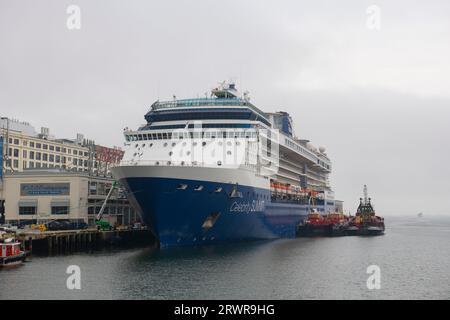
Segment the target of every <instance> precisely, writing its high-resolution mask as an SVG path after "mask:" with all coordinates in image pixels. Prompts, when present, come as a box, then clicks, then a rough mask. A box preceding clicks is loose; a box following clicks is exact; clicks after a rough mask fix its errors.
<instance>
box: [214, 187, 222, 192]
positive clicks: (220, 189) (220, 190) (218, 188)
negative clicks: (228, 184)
mask: <svg viewBox="0 0 450 320" xmlns="http://www.w3.org/2000/svg"><path fill="white" fill-rule="evenodd" d="M214 192H215V193H219V192H222V187H217V188H216V189H215V190H214Z"/></svg>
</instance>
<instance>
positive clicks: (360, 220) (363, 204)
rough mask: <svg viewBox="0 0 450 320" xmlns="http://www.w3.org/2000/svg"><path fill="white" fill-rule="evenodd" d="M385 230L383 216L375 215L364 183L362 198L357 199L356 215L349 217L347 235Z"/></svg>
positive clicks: (374, 233) (381, 232) (379, 232)
mask: <svg viewBox="0 0 450 320" xmlns="http://www.w3.org/2000/svg"><path fill="white" fill-rule="evenodd" d="M384 230H385V226H384V218H382V217H379V216H377V215H376V213H375V210H374V208H373V206H372V203H371V199H370V198H369V197H368V196H367V186H366V185H364V199H363V198H360V199H359V206H358V210H357V211H356V215H355V216H354V217H352V218H351V219H350V222H349V224H348V227H347V230H346V233H347V235H380V234H383V233H384Z"/></svg>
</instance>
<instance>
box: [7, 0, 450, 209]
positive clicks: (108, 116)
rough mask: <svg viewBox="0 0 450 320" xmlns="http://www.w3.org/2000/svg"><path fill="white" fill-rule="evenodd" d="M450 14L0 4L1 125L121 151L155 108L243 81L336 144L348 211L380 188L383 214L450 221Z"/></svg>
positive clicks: (340, 191) (307, 133)
mask: <svg viewBox="0 0 450 320" xmlns="http://www.w3.org/2000/svg"><path fill="white" fill-rule="evenodd" d="M70 4H75V5H78V6H79V7H80V9H81V29H80V30H68V29H67V27H66V20H67V18H68V16H69V15H68V14H67V13H66V9H67V6H68V5H70ZM373 4H375V5H377V6H379V8H380V9H381V24H380V26H381V28H380V30H371V29H369V28H367V26H366V20H367V17H368V15H367V13H366V9H367V7H368V6H369V5H373ZM449 17H450V2H448V1H444V0H443V1H426V2H425V1H395V3H394V1H364V0H363V1H361V0H359V1H358V0H354V1H350V0H345V1H339V2H336V1H298V0H292V1H261V0H253V1H245V0H241V1H230V0H229V1H212V0H191V1H187V0H186V1H162V0H157V1H156V0H154V1H137V0H133V1H118V0H117V1H112V0H102V1H100V0H89V1H87V0H86V1H81V0H72V1H50V0H40V1H31V0H30V1H22V0H18V1H17V0H15V1H12V0H11V1H8V0H0V114H1V115H2V116H9V117H13V118H17V119H20V120H25V121H28V122H30V123H32V124H33V125H35V127H36V129H37V130H39V128H40V127H41V126H46V127H50V131H51V133H53V134H55V135H56V136H58V137H68V138H74V137H75V135H76V133H77V132H80V133H84V134H85V136H86V137H88V138H91V139H94V140H95V141H96V142H97V143H99V144H104V145H110V146H112V145H118V146H121V145H122V144H123V136H122V129H123V128H124V127H126V126H128V127H130V128H137V127H138V126H139V125H140V124H142V123H144V122H145V120H144V118H143V116H144V114H145V113H146V112H147V111H148V109H149V107H150V105H151V104H152V103H153V102H154V101H155V100H157V99H161V100H164V99H167V100H170V99H171V98H172V95H173V94H176V96H177V97H178V98H189V97H202V96H204V94H205V92H208V91H209V90H210V89H211V88H212V87H213V86H216V85H217V83H218V82H219V81H222V80H235V81H236V82H237V85H238V87H239V89H243V90H248V91H249V92H250V96H251V98H252V102H253V103H255V104H256V105H257V106H258V107H260V108H261V109H263V110H265V111H268V112H272V111H280V110H283V111H287V112H289V113H290V114H291V116H292V117H293V119H294V122H295V131H296V133H297V135H298V136H300V137H302V138H306V139H310V140H311V141H312V142H313V143H314V144H315V145H317V146H322V145H323V146H325V147H327V152H328V155H329V157H330V158H331V160H332V162H333V173H332V175H331V183H332V186H333V189H334V191H335V192H336V197H337V198H339V199H342V200H344V201H345V208H346V210H347V211H348V210H351V211H352V212H354V210H355V209H356V206H357V203H358V199H359V197H360V196H361V193H362V186H363V184H367V185H368V187H369V192H370V194H371V196H372V198H373V199H374V203H375V206H376V209H377V211H378V212H379V213H380V214H384V215H390V214H396V213H398V214H412V215H414V214H417V213H418V212H420V211H422V212H424V213H425V214H432V213H438V214H448V215H450V185H449V182H450V169H449V167H448V166H449V164H450V161H449V158H450V148H449V145H450V144H449V142H450V138H449V136H450V126H449V123H450V104H449V101H450V79H449V78H450V76H449V74H450V59H449V57H450V42H449V39H450V19H449Z"/></svg>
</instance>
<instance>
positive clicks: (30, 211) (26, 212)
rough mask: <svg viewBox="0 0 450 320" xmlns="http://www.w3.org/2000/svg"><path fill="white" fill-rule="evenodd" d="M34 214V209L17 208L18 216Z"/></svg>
mask: <svg viewBox="0 0 450 320" xmlns="http://www.w3.org/2000/svg"><path fill="white" fill-rule="evenodd" d="M36 212H37V210H36V207H19V215H34V214H36Z"/></svg>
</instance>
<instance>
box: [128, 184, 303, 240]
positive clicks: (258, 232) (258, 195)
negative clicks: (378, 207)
mask: <svg viewBox="0 0 450 320" xmlns="http://www.w3.org/2000/svg"><path fill="white" fill-rule="evenodd" d="M120 182H121V183H122V184H123V185H125V186H126V187H127V188H128V190H129V193H130V196H131V197H132V198H134V199H132V201H133V200H134V201H135V203H136V204H137V205H139V207H140V209H141V212H142V215H143V219H144V222H145V223H146V224H147V225H149V226H150V227H151V228H152V230H153V232H154V233H155V235H156V236H157V237H158V239H159V241H160V245H161V246H172V245H193V244H202V243H211V242H226V241H236V240H250V239H272V238H279V237H290V238H292V237H295V228H296V225H297V224H298V223H299V221H300V220H301V219H303V218H304V217H305V216H306V214H307V211H308V208H307V206H304V205H303V206H302V205H296V204H281V203H271V201H270V191H269V190H265V189H260V188H254V187H248V186H241V185H239V186H238V191H239V192H240V193H241V195H242V197H236V198H231V197H230V193H231V192H232V190H233V187H234V185H232V184H223V183H215V182H211V181H193V180H183V179H166V178H134V177H133V178H125V179H122V180H121V181H120ZM181 184H186V185H187V186H188V187H187V188H186V189H185V190H179V189H177V188H178V187H179V186H180V185H181ZM197 186H203V189H202V190H201V191H195V190H194V189H195V188H196V187H197ZM219 187H221V188H222V190H221V192H215V191H216V190H217V188H219ZM213 213H219V216H218V218H217V220H216V222H215V223H214V225H213V226H212V227H211V228H209V229H207V230H206V229H204V228H202V225H203V223H204V222H205V220H206V219H207V218H208V216H210V215H211V214H213Z"/></svg>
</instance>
